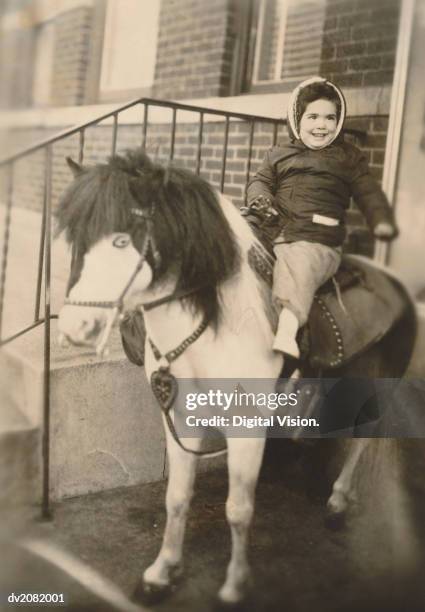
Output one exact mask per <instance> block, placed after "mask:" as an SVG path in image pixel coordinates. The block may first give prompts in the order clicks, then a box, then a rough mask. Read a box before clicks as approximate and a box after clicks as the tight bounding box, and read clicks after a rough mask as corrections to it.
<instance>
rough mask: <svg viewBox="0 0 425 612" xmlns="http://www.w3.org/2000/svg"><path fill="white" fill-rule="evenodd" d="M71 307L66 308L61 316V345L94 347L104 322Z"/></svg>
mask: <svg viewBox="0 0 425 612" xmlns="http://www.w3.org/2000/svg"><path fill="white" fill-rule="evenodd" d="M77 314H78V315H79V316H76V312H75V310H74V309H71V307H67V306H65V307H64V308H63V309H62V311H61V313H60V316H59V338H58V340H59V344H60V346H63V347H66V346H69V343H71V344H74V345H80V346H84V345H86V346H87V345H92V344H93V343H94V342H95V341H96V339H97V337H98V336H99V333H100V332H101V330H102V322H101V321H100V320H98V318H97V317H94V316H87V315H86V313H78V312H77Z"/></svg>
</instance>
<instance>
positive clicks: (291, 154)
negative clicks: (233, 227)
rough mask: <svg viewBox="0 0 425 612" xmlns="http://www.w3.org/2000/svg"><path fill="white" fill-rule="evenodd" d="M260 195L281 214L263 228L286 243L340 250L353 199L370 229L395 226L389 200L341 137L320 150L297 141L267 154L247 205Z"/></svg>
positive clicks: (359, 154) (363, 161)
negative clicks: (386, 224)
mask: <svg viewBox="0 0 425 612" xmlns="http://www.w3.org/2000/svg"><path fill="white" fill-rule="evenodd" d="M258 196H264V197H268V198H270V200H271V203H272V204H273V206H274V208H275V209H276V210H277V212H278V213H279V216H278V217H276V220H272V221H270V223H269V227H268V228H263V229H265V230H266V233H267V234H268V235H269V238H272V239H273V238H275V237H276V236H277V235H278V234H279V233H280V232H283V233H282V240H283V241H284V242H295V241H297V240H307V241H310V242H319V243H321V244H325V245H328V246H332V247H336V246H340V245H341V244H342V243H343V241H344V238H345V211H346V210H347V208H348V207H349V204H350V198H351V197H353V198H354V200H355V202H356V204H357V205H358V207H359V208H360V210H361V211H362V212H363V214H364V215H365V217H366V220H367V222H368V224H369V226H370V228H371V229H372V230H373V229H374V228H375V227H376V225H377V224H378V223H380V222H381V221H386V222H389V223H391V224H394V223H393V216H392V212H391V209H390V206H389V204H388V201H387V198H386V196H385V195H384V193H383V191H382V189H381V188H380V186H379V185H378V183H377V182H376V180H375V179H374V178H373V177H372V176H371V174H370V172H369V168H368V164H367V161H366V159H365V157H364V155H363V154H362V152H361V151H360V150H359V149H358V148H357V147H355V146H354V145H352V144H349V143H346V142H344V141H343V139H342V137H341V136H340V137H339V138H338V139H337V140H335V141H334V142H333V143H331V144H330V145H328V146H327V147H325V148H323V149H319V150H312V149H309V148H308V147H306V146H305V145H304V144H303V143H302V142H301V141H300V140H295V141H294V142H293V143H289V144H285V145H282V146H277V147H274V148H273V149H271V150H270V151H268V152H267V153H266V156H265V158H264V160H263V163H262V164H261V166H260V168H259V170H258V171H257V174H256V175H255V176H254V178H253V179H251V181H250V182H249V186H248V205H249V204H250V203H252V202H253V201H254V200H255V199H256V198H258ZM313 215H322V216H325V217H329V218H330V219H336V220H337V221H338V222H339V223H338V225H334V226H332V225H324V224H323V223H320V222H313ZM316 221H317V218H316ZM325 221H326V220H325Z"/></svg>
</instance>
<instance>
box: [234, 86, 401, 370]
mask: <svg viewBox="0 0 425 612" xmlns="http://www.w3.org/2000/svg"><path fill="white" fill-rule="evenodd" d="M344 119H345V100H344V97H343V95H342V93H341V91H340V90H339V89H338V88H337V87H336V86H335V85H334V84H332V83H330V82H329V81H326V79H323V78H321V77H314V78H312V79H308V80H307V81H304V82H303V83H301V84H300V85H299V86H298V87H297V88H296V89H295V91H294V92H293V94H292V96H291V100H290V104H289V107H288V129H289V132H290V137H291V143H290V144H287V145H286V144H285V145H282V146H277V147H274V148H272V149H271V150H270V151H268V152H267V154H266V156H265V158H264V160H263V163H262V165H261V166H260V168H259V170H258V172H257V174H256V175H255V176H254V178H253V179H252V180H251V181H250V183H249V186H248V207H247V209H245V210H246V211H247V216H248V220H249V221H252V222H253V223H254V224H257V225H258V224H259V223H263V224H264V226H265V227H264V229H265V230H266V231H267V227H268V228H269V230H270V228H271V231H272V233H273V228H275V230H274V234H275V235H274V236H272V238H274V240H273V250H274V253H275V256H276V263H275V267H274V273H273V296H274V299H275V302H276V304H277V305H278V307H280V308H281V313H280V317H279V324H278V330H277V333H276V337H275V340H274V344H273V349H274V350H276V351H281V352H282V353H284V355H285V361H286V366H285V370H286V371H287V375H289V372H290V370H291V369H294V367H295V364H296V360H297V359H298V358H299V355H300V353H299V348H298V345H297V342H296V334H297V331H298V328H299V327H300V326H302V325H304V324H305V323H306V321H307V318H308V314H309V311H310V308H311V305H312V301H313V297H314V294H315V293H316V291H317V289H318V288H319V287H320V286H321V285H322V284H323V283H325V282H326V281H327V280H328V279H329V278H331V277H332V276H333V275H334V274H335V273H336V271H337V270H338V266H339V264H340V261H341V252H342V249H341V245H342V243H343V241H344V237H345V223H344V221H345V211H346V210H347V208H348V206H349V203H350V197H353V198H354V200H355V202H356V203H357V205H358V206H359V208H360V210H361V211H362V212H363V214H364V215H365V217H366V220H367V222H368V224H369V226H370V228H371V229H372V231H373V233H374V235H375V236H376V237H377V238H380V239H385V240H391V239H392V238H394V236H395V235H396V228H395V225H394V222H393V217H392V212H391V209H390V207H389V204H388V201H387V199H386V197H385V195H384V193H383V191H382V189H381V188H380V187H379V185H378V184H377V182H376V181H375V180H374V179H373V177H372V176H371V174H370V172H369V168H368V164H367V161H366V159H365V158H364V156H363V155H362V153H361V151H360V150H359V149H358V148H357V147H355V146H354V145H352V144H349V143H346V142H344V140H343V137H342V135H340V132H341V129H342V126H343V124H344ZM270 221H271V222H270ZM269 233H270V231H269ZM276 234H277V236H276ZM290 364H292V368H291V365H290ZM288 365H289V370H288Z"/></svg>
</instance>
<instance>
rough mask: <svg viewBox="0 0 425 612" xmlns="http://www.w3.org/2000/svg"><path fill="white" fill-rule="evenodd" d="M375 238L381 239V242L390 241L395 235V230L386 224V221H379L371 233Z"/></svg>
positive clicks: (389, 224)
mask: <svg viewBox="0 0 425 612" xmlns="http://www.w3.org/2000/svg"><path fill="white" fill-rule="evenodd" d="M373 233H374V235H375V238H381V240H390V239H391V238H394V236H395V235H396V229H395V227H394V226H393V225H391V223H387V222H386V221H381V223H378V225H377V226H376V227H375V229H374V231H373Z"/></svg>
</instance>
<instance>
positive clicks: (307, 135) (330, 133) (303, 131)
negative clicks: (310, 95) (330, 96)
mask: <svg viewBox="0 0 425 612" xmlns="http://www.w3.org/2000/svg"><path fill="white" fill-rule="evenodd" d="M336 124H337V121H336V105H335V103H334V102H331V101H330V100H326V99H324V98H319V100H314V102H310V104H308V105H307V108H306V109H305V111H304V114H303V116H302V117H301V121H300V138H301V140H302V141H303V143H304V144H305V145H306V146H307V147H308V148H309V149H323V148H324V147H326V146H327V145H328V144H329V143H330V142H331V141H332V140H333V137H334V135H335V131H336Z"/></svg>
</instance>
